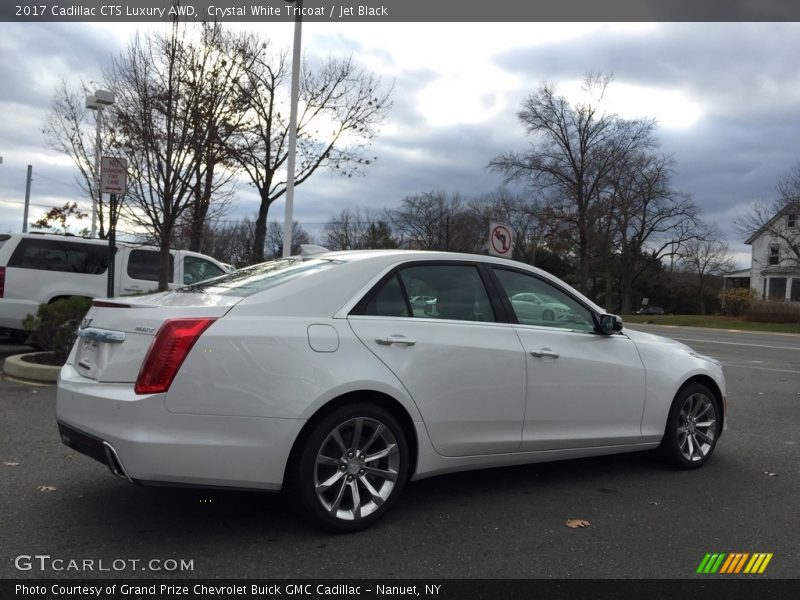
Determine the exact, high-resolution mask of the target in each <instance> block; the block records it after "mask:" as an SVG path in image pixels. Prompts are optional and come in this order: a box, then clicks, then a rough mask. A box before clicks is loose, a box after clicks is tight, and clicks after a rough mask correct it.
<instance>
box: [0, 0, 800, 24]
mask: <svg viewBox="0 0 800 600" xmlns="http://www.w3.org/2000/svg"><path fill="white" fill-rule="evenodd" d="M298 15H300V16H301V17H302V19H303V21H310V22H329V23H346V22H351V23H356V22H372V23H375V22H581V21H582V22H612V21H613V22H641V21H648V22H653V21H663V22H681V21H682V22H691V21H800V2H798V1H797V0H759V1H758V2H746V1H744V0H558V1H557V2H554V1H553V0H492V1H486V0H355V1H349V0H303V2H302V8H301V6H300V3H298V2H296V1H294V2H288V1H286V0H130V1H128V2H119V1H117V2H115V1H114V0H51V1H47V0H44V1H37V0H31V1H20V0H3V1H2V3H0V21H5V22H15V21H17V22H37V21H39V22H41V21H62V22H68V21H76V22H79V21H84V22H88V21H95V22H125V21H128V22H159V21H162V22H163V21H172V20H174V19H178V20H181V21H217V22H281V21H284V22H291V21H294V20H295V19H296V18H297V17H298Z"/></svg>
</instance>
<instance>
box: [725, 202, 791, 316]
mask: <svg viewBox="0 0 800 600" xmlns="http://www.w3.org/2000/svg"><path fill="white" fill-rule="evenodd" d="M790 243H793V244H794V245H795V246H797V245H798V244H800V214H798V211H797V206H796V205H790V206H789V207H787V208H786V209H784V210H782V211H780V212H779V213H778V214H777V215H775V216H774V217H773V218H772V219H770V221H769V222H768V223H766V224H765V225H764V226H763V227H761V228H760V229H759V230H758V231H756V232H755V233H754V234H753V235H751V236H750V237H749V238H747V239H746V240H745V244H749V245H750V246H751V247H752V261H751V263H750V287H751V288H753V289H754V290H756V292H757V293H758V296H759V297H760V298H763V299H768V300H794V301H800V256H798V252H797V251H793V250H792V249H791V247H790ZM729 275H731V276H733V277H735V276H736V275H737V274H734V273H731V274H729Z"/></svg>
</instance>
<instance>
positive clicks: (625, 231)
mask: <svg viewBox="0 0 800 600" xmlns="http://www.w3.org/2000/svg"><path fill="white" fill-rule="evenodd" d="M673 165H674V162H673V160H672V157H670V156H660V155H656V154H652V153H648V152H645V153H639V154H636V155H633V156H631V157H630V160H629V161H627V162H626V163H623V164H622V165H620V167H621V168H620V169H619V170H618V172H617V174H616V177H615V178H614V186H613V196H612V199H613V201H612V205H611V209H610V210H611V213H612V216H613V221H614V233H615V235H616V236H617V237H616V239H615V245H616V251H617V253H618V257H619V263H620V265H619V271H620V279H621V285H620V287H621V290H620V291H621V296H622V307H621V310H622V312H623V313H628V312H630V309H631V300H632V290H633V285H634V283H635V282H636V280H637V279H638V278H639V277H640V276H641V275H642V273H643V272H644V271H645V270H646V269H647V268H648V266H650V265H652V264H653V259H655V260H657V261H661V260H663V259H666V258H670V259H672V258H674V257H677V256H679V255H680V253H681V251H682V249H683V248H684V245H685V244H686V243H688V242H690V241H692V240H696V239H697V238H698V237H699V236H700V235H701V234H700V229H699V212H700V211H699V209H698V208H697V206H696V205H695V203H694V201H693V200H692V198H691V197H690V196H688V195H686V194H681V193H678V192H676V191H675V190H674V189H673V188H672V186H671V183H670V179H671V175H672V171H673Z"/></svg>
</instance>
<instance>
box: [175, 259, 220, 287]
mask: <svg viewBox="0 0 800 600" xmlns="http://www.w3.org/2000/svg"><path fill="white" fill-rule="evenodd" d="M224 274H225V271H223V270H222V269H220V268H219V267H218V266H217V265H215V264H214V263H212V262H211V261H209V260H206V259H204V258H200V257H198V256H186V257H184V259H183V283H184V285H189V284H191V283H197V282H198V281H205V280H206V279H211V278H212V277H219V276H220V275H224Z"/></svg>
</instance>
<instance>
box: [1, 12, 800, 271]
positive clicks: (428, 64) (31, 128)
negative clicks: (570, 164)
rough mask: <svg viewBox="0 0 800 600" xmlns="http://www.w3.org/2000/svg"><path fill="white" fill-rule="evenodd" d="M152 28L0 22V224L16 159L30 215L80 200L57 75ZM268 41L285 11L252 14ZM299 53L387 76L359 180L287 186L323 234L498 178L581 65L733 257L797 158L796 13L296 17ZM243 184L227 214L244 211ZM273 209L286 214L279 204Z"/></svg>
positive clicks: (283, 26)
mask: <svg viewBox="0 0 800 600" xmlns="http://www.w3.org/2000/svg"><path fill="white" fill-rule="evenodd" d="M158 27H161V26H160V25H145V24H141V25H138V26H137V25H135V24H124V25H123V24H101V23H19V24H18V23H0V57H2V58H0V156H2V157H3V162H2V164H1V165H0V232H11V231H20V230H21V223H22V209H23V205H22V202H23V200H24V196H25V174H26V166H27V165H28V164H31V165H33V172H34V181H33V186H32V192H31V202H32V207H31V215H30V220H35V219H36V218H37V217H38V216H39V215H40V214H41V213H42V212H43V211H44V210H46V207H47V206H54V205H60V204H63V202H65V201H67V200H77V201H79V202H83V199H82V198H81V197H80V195H79V192H78V189H77V186H76V185H75V183H74V180H73V169H72V166H71V164H70V163H69V161H68V160H66V159H65V158H64V157H63V156H60V155H59V154H57V153H55V152H54V151H52V150H49V149H48V148H47V146H46V145H45V143H44V140H43V138H42V135H41V128H42V122H43V119H44V117H45V115H46V112H47V110H48V108H49V106H50V103H51V101H52V97H53V92H54V90H55V86H56V85H57V84H58V82H59V79H60V78H61V77H66V78H67V81H68V82H70V83H73V84H78V82H79V81H80V79H81V78H83V79H84V80H86V81H93V80H94V81H98V80H99V79H100V76H101V73H102V71H103V69H104V68H105V67H106V66H107V65H108V64H109V61H110V57H111V56H112V55H113V54H115V53H117V52H119V50H120V49H121V48H123V47H124V46H125V44H126V43H127V41H128V40H129V38H130V36H131V35H132V34H133V33H134V32H135V31H136V30H137V28H138V29H142V30H144V29H148V28H158ZM252 27H254V28H255V29H257V30H258V31H259V32H260V33H261V34H263V35H268V36H270V37H272V38H273V40H274V41H275V42H276V43H277V44H278V45H285V46H288V45H289V44H290V42H291V35H292V25H291V24H289V23H259V24H254V25H252ZM303 48H304V53H305V54H307V55H310V56H321V57H325V56H328V55H329V54H333V55H345V54H352V55H353V56H354V57H355V58H356V59H357V60H359V61H360V62H361V63H363V64H365V65H366V66H368V67H369V68H370V69H371V70H373V71H374V72H375V73H377V74H378V75H380V76H381V77H382V78H383V79H384V80H385V81H387V82H393V83H394V96H393V100H394V107H393V109H392V111H391V112H390V114H389V117H388V119H387V121H386V123H385V125H384V127H383V129H382V132H381V134H380V136H379V137H378V138H377V140H376V142H375V144H374V150H375V152H374V154H376V155H377V156H378V157H379V160H378V161H377V162H376V163H375V164H374V165H373V166H372V167H370V169H369V170H368V171H367V172H366V174H365V175H364V176H362V177H357V178H353V179H342V178H337V177H335V176H333V175H329V174H327V173H318V174H316V175H315V176H314V177H313V178H312V179H310V180H309V181H308V182H306V183H305V184H303V185H302V186H299V187H298V188H297V190H296V197H295V206H296V209H295V216H296V219H297V220H299V221H300V222H301V224H303V226H304V227H306V229H308V230H310V231H312V232H313V231H319V230H320V229H321V226H322V224H324V222H325V221H327V219H328V218H329V217H330V216H331V215H333V214H335V213H337V212H338V211H339V210H341V209H342V208H345V207H347V206H352V207H357V206H371V207H375V208H383V207H388V206H393V205H395V204H396V203H397V202H398V201H399V200H400V199H401V198H403V197H404V196H406V195H410V194H415V193H420V192H423V191H428V190H432V189H442V190H447V191H453V192H461V193H462V194H463V195H465V196H467V197H471V196H474V195H478V194H481V193H484V192H488V191H491V190H493V189H494V188H496V187H497V186H498V185H500V184H501V183H502V182H501V180H500V178H499V177H498V176H496V175H493V174H491V173H489V172H487V170H486V168H485V167H486V164H487V162H488V161H489V160H490V159H491V158H493V157H494V156H496V155H497V154H499V153H501V152H504V151H509V150H523V149H524V148H525V146H526V143H527V142H526V138H525V135H524V132H523V131H522V129H521V127H520V126H519V124H518V122H517V120H516V116H515V113H516V111H517V110H518V108H519V106H520V103H521V101H522V100H523V98H524V97H525V96H526V95H527V94H529V93H530V92H532V91H533V90H535V89H536V88H537V87H538V85H539V84H540V83H542V82H543V81H545V80H546V81H551V82H554V83H556V84H558V86H559V88H560V90H561V91H562V92H564V94H565V95H567V96H568V97H570V96H571V95H573V94H575V93H577V90H578V89H579V86H580V80H581V78H582V76H583V74H584V73H587V72H607V73H613V74H614V83H613V84H612V87H611V89H610V92H609V94H608V97H607V104H606V108H607V110H609V111H611V112H617V113H619V114H621V115H623V116H626V117H637V116H649V117H654V118H656V119H657V120H658V123H659V127H658V137H659V139H660V141H661V151H663V152H665V153H669V154H672V155H674V158H675V160H676V162H677V171H676V173H675V176H674V184H675V186H676V187H677V188H678V189H679V190H681V191H683V192H687V193H690V194H692V195H693V197H694V199H695V201H696V202H697V204H698V205H700V206H701V207H702V209H703V211H704V214H705V217H706V219H707V220H709V221H711V222H714V223H716V224H718V225H719V227H720V228H721V229H722V230H723V231H724V233H725V235H726V237H727V238H728V240H729V242H730V244H731V247H732V249H733V250H734V251H735V252H737V253H739V254H738V258H739V259H740V262H741V263H743V264H749V257H748V256H749V252H748V248H747V247H746V246H744V245H742V244H741V237H742V236H741V235H740V234H738V233H737V232H736V231H735V230H734V228H733V227H732V220H733V218H734V217H735V216H736V215H737V214H738V213H740V212H741V211H742V210H743V209H744V208H745V207H746V206H747V205H748V204H749V203H751V202H752V201H753V200H754V199H757V198H765V199H771V198H773V197H774V194H775V186H776V184H777V182H778V180H779V179H780V178H781V176H782V175H784V174H785V173H786V172H787V171H788V170H789V169H790V168H791V166H792V165H793V164H794V163H795V162H796V161H797V160H798V159H800V70H798V68H797V65H798V64H800V24H794V23H781V24H748V23H710V24H704V23H696V24H669V23H654V24H600V23H590V24H563V25H562V24H535V23H516V24H502V23H494V24H489V23H456V24H434V23H416V24H403V23H362V24H334V23H306V24H304V27H303ZM256 207H257V199H256V197H255V195H254V194H253V193H252V192H251V191H250V190H249V189H248V188H247V187H246V186H242V187H241V188H240V190H239V193H238V195H237V204H236V207H235V210H234V213H233V214H232V215H231V216H229V217H228V218H230V219H238V218H241V217H243V216H245V215H252V214H254V213H255V211H256ZM270 216H271V218H277V219H280V220H282V218H283V203H282V202H279V203H277V204H275V205H274V206H273V208H272V210H271V212H270Z"/></svg>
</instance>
